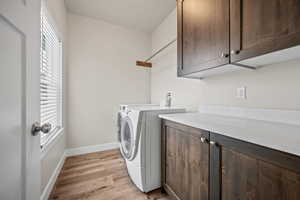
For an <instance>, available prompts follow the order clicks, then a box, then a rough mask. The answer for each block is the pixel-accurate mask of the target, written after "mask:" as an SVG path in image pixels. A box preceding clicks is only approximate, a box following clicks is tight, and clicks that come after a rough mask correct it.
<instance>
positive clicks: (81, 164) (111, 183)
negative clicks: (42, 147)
mask: <svg viewBox="0 0 300 200" xmlns="http://www.w3.org/2000/svg"><path fill="white" fill-rule="evenodd" d="M83 199H84V200H149V199H150V200H171V198H170V197H168V196H166V195H165V194H161V193H160V190H156V191H153V192H151V193H148V194H144V193H142V192H140V191H139V190H138V189H137V188H136V187H135V186H134V185H133V183H132V182H131V180H130V178H129V176H128V174H127V169H126V165H125V162H124V160H123V158H122V157H121V155H120V152H119V150H109V151H103V152H97V153H90V154H85V155H80V156H74V157H69V158H67V159H66V162H65V164H64V166H63V169H62V171H61V172H60V175H59V177H58V179H57V181H56V184H55V186H54V188H53V191H52V193H51V195H50V198H49V200H83Z"/></svg>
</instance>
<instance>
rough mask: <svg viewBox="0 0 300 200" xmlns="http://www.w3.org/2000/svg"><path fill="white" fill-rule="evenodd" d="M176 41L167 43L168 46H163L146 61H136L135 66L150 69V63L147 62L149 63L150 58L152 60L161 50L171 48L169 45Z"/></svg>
mask: <svg viewBox="0 0 300 200" xmlns="http://www.w3.org/2000/svg"><path fill="white" fill-rule="evenodd" d="M176 41H177V38H175V39H173V40H172V41H171V42H169V43H168V44H166V45H165V46H163V47H162V48H161V49H159V50H158V51H157V52H155V53H154V54H153V55H152V56H150V57H149V58H148V59H147V60H145V61H136V65H137V66H142V67H152V63H151V62H149V61H150V60H151V59H152V58H154V57H155V56H157V55H158V54H160V53H161V52H162V51H163V50H165V49H166V48H168V47H169V46H171V44H173V43H174V42H176Z"/></svg>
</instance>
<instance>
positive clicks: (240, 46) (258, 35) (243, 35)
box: [230, 0, 300, 62]
mask: <svg viewBox="0 0 300 200" xmlns="http://www.w3.org/2000/svg"><path fill="white" fill-rule="evenodd" d="M230 12H231V13H230V29H231V30H230V37H231V40H230V41H231V50H232V52H231V53H232V55H231V62H237V61H240V60H243V59H246V58H251V57H255V56H259V55H263V54H266V53H270V52H273V51H277V50H281V49H285V48H288V47H292V46H295V45H299V44H300V20H299V19H300V0H230Z"/></svg>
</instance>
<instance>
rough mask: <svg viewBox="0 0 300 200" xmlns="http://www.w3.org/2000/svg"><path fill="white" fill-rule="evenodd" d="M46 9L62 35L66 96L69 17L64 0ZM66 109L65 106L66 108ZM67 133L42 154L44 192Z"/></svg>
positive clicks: (51, 1)
mask: <svg viewBox="0 0 300 200" xmlns="http://www.w3.org/2000/svg"><path fill="white" fill-rule="evenodd" d="M45 2H46V7H47V10H48V14H50V15H51V17H52V19H53V21H54V23H55V25H56V28H57V29H58V32H59V34H60V37H61V38H62V40H63V45H64V46H63V48H64V49H63V51H64V52H63V53H64V59H63V62H64V65H63V80H64V84H63V85H64V89H63V90H64V94H65V91H66V90H65V85H66V82H65V80H66V67H65V66H66V62H65V61H66V55H67V48H66V47H67V45H66V43H67V39H66V37H67V26H66V24H67V21H66V20H67V17H66V8H65V5H64V1H62V0H46V1H45ZM63 104H65V95H63ZM64 108H65V106H64ZM65 114H66V112H65V110H64V111H63V126H65V119H66V115H65ZM65 132H66V127H65V131H64V132H63V133H62V134H61V135H60V136H59V137H57V138H56V139H55V140H54V141H53V142H52V143H51V144H50V145H49V146H48V147H46V149H45V152H43V153H42V159H41V178H42V180H41V182H42V186H41V189H42V191H44V189H45V187H46V185H47V184H48V182H49V180H50V177H51V176H52V174H53V172H54V170H55V169H56V167H57V165H58V164H59V161H60V160H61V157H62V156H63V154H64V151H65V143H66V141H65Z"/></svg>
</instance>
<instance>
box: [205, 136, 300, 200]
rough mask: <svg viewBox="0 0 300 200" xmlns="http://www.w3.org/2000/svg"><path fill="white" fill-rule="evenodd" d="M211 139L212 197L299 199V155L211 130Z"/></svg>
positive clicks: (227, 199)
mask: <svg viewBox="0 0 300 200" xmlns="http://www.w3.org/2000/svg"><path fill="white" fill-rule="evenodd" d="M270 139H271V138H270ZM210 142H211V147H210V150H211V155H210V156H211V162H210V163H211V173H212V174H213V173H214V174H216V176H211V183H212V184H211V186H210V188H211V193H212V196H213V197H214V198H212V199H214V200H243V199H245V200H246V199H247V200H248V199H249V200H269V199H270V200H300V158H299V157H297V156H293V155H290V154H287V153H283V152H280V151H275V150H272V149H269V148H266V147H262V146H259V145H255V144H250V143H248V142H244V141H240V140H236V139H232V138H229V137H225V136H222V135H219V134H214V133H210Z"/></svg>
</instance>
